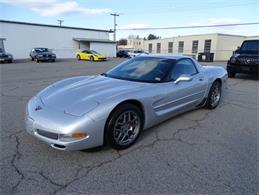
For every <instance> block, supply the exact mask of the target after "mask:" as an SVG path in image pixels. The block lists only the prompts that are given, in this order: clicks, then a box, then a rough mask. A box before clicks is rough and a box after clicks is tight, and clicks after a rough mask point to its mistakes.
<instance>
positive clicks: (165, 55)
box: [140, 54, 193, 60]
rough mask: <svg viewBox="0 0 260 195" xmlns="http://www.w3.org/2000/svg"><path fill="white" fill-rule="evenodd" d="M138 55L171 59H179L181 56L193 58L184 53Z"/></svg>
mask: <svg viewBox="0 0 260 195" xmlns="http://www.w3.org/2000/svg"><path fill="white" fill-rule="evenodd" d="M140 57H151V58H165V59H173V60H179V59H182V58H190V59H193V58H192V57H190V56H185V55H169V54H149V55H145V56H142V55H141V56H140Z"/></svg>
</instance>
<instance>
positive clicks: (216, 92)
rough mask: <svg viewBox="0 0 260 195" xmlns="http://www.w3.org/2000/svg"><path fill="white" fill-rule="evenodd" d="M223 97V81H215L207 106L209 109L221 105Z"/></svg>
mask: <svg viewBox="0 0 260 195" xmlns="http://www.w3.org/2000/svg"><path fill="white" fill-rule="evenodd" d="M220 99H221V83H220V82H219V81H215V82H214V83H213V84H212V86H211V88H210V90H209V94H208V98H207V103H206V107H207V108H209V109H214V108H216V107H217V106H218V105H219V102H220Z"/></svg>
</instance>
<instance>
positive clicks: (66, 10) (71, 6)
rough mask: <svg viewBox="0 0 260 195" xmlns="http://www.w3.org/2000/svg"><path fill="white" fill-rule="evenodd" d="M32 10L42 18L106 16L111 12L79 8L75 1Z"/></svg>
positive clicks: (104, 9)
mask: <svg viewBox="0 0 260 195" xmlns="http://www.w3.org/2000/svg"><path fill="white" fill-rule="evenodd" d="M32 10H33V11H35V12H37V13H39V14H41V15H43V16H58V15H66V14H72V13H82V14H92V15H99V14H106V13H109V12H111V10H110V9H107V8H103V9H92V8H84V7H80V6H79V5H78V3H77V2H76V1H69V2H64V3H54V4H51V5H50V6H48V7H44V8H42V7H33V8H32Z"/></svg>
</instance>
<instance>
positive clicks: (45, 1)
mask: <svg viewBox="0 0 260 195" xmlns="http://www.w3.org/2000/svg"><path fill="white" fill-rule="evenodd" d="M0 3H5V4H10V5H14V6H25V7H32V6H44V5H49V4H52V3H56V0H0Z"/></svg>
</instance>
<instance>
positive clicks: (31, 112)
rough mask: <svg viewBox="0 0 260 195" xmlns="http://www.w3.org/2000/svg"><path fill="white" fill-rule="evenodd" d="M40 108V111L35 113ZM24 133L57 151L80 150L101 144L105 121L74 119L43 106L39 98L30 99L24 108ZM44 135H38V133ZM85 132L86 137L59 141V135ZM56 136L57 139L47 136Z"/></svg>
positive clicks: (74, 117)
mask: <svg viewBox="0 0 260 195" xmlns="http://www.w3.org/2000/svg"><path fill="white" fill-rule="evenodd" d="M38 106H40V107H41V108H42V109H41V110H37V111H35V108H36V107H38ZM25 124H26V131H27V132H28V133H29V134H30V135H32V136H33V137H35V138H37V139H38V140H41V141H43V142H44V143H46V144H48V145H49V146H51V147H53V148H55V149H59V150H67V151H70V150H82V149H88V148H93V147H96V146H100V145H102V144H103V132H104V131H103V129H104V126H103V125H104V124H105V121H94V120H93V119H91V118H89V117H87V116H84V117H76V116H72V115H68V114H65V113H64V112H61V111H56V110H53V109H52V108H48V107H47V106H45V105H43V103H42V102H41V101H40V98H37V97H34V98H32V99H31V100H30V101H29V102H28V104H27V108H26V116H25ZM39 130H40V131H42V132H45V134H41V133H39V132H40V131H39ZM79 132H86V133H87V136H86V137H84V138H80V139H76V140H75V139H74V140H71V141H63V140H61V139H60V135H61V134H70V133H79ZM48 134H53V135H57V138H54V137H51V136H48Z"/></svg>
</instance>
